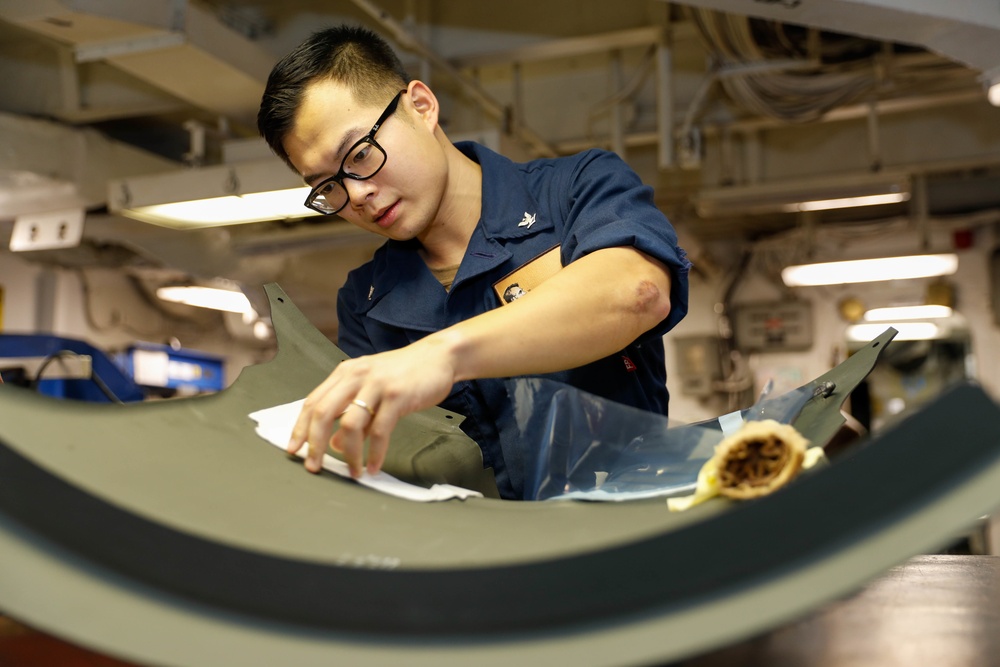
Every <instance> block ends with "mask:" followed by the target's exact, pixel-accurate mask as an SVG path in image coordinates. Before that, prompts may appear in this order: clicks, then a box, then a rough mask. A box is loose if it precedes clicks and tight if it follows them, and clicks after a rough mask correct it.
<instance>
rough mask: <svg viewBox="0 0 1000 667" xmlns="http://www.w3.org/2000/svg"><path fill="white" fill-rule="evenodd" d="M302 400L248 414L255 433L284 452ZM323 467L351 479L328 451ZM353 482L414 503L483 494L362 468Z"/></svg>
mask: <svg viewBox="0 0 1000 667" xmlns="http://www.w3.org/2000/svg"><path fill="white" fill-rule="evenodd" d="M303 400H304V399H303ZM302 403H303V401H302V400H300V401H295V402H293V403H285V404H284V405H276V406H274V407H273V408H265V409H263V410H258V411H257V412H252V413H250V419H252V420H254V421H255V422H257V433H258V435H260V437H262V438H264V439H265V440H267V441H268V442H270V443H271V444H272V445H274V446H275V447H278V448H280V449H281V451H285V448H286V447H287V446H288V441H289V440H290V439H291V437H292V428H294V427H295V420H296V419H297V418H298V416H299V412H300V411H301V410H302ZM308 451H309V447H308V445H303V446H302V448H301V449H300V450H299V451H298V453H297V454H296V456H298V457H299V458H302V459H304V458H305V456H306V452H308ZM323 469H324V470H329V471H330V472H332V473H336V474H338V475H340V476H341V477H347V478H348V479H350V478H351V473H350V470H349V469H348V467H347V464H346V463H344V462H343V461H340V460H338V459H335V458H334V457H333V456H331V455H329V454H324V455H323ZM355 481H356V482H358V483H359V484H363V485H365V486H367V487H370V488H372V489H375V490H377V491H381V492H382V493H387V494H389V495H391V496H397V497H399V498H405V499H407V500H415V501H417V502H431V501H436V500H448V499H450V498H469V497H480V498H481V497H482V495H483V494H481V493H479V492H478V491H472V490H470V489H463V488H462V487H460V486H453V485H451V484H435V485H434V486H432V487H431V488H429V489H425V488H424V487H422V486H416V485H414V484H410V483H408V482H404V481H402V480H399V479H396V478H395V477H393V476H392V475H389V474H388V473H384V472H379V473H378V474H376V475H369V474H368V471H365V472H363V473H361V477H360V478H358V479H356V480H355Z"/></svg>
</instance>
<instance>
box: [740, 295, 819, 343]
mask: <svg viewBox="0 0 1000 667" xmlns="http://www.w3.org/2000/svg"><path fill="white" fill-rule="evenodd" d="M734 310H735V314H734V317H733V320H732V323H733V334H734V337H735V338H736V344H737V346H738V347H739V349H740V350H743V351H744V352H792V351H799V350H808V349H809V348H811V347H812V344H813V315H812V303H810V302H809V301H768V302H760V303H747V304H740V305H738V306H736V307H735V308H734Z"/></svg>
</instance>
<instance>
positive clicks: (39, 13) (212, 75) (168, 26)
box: [0, 0, 274, 126]
mask: <svg viewBox="0 0 1000 667" xmlns="http://www.w3.org/2000/svg"><path fill="white" fill-rule="evenodd" d="M0 19H2V20H3V21H6V22H8V23H11V24H14V25H16V26H18V27H20V28H22V29H25V30H27V31H29V32H30V33H33V34H34V35H37V36H40V37H43V38H46V39H49V40H53V41H55V42H57V43H59V44H61V45H65V46H68V47H69V49H70V51H71V53H72V62H71V63H68V64H70V65H72V66H71V67H65V66H64V67H62V68H61V69H62V72H61V76H63V77H64V78H66V77H69V78H70V79H71V80H70V81H68V82H64V85H63V92H64V95H65V94H67V92H70V93H72V91H73V90H74V89H78V88H79V82H78V81H73V80H72V79H73V77H74V76H75V75H76V70H77V68H79V67H81V66H85V65H87V64H89V63H98V62H101V63H107V64H109V65H111V66H112V67H114V68H115V69H117V70H120V71H121V72H125V73H127V74H129V75H131V76H132V77H135V78H136V79H138V80H139V81H141V82H144V83H146V84H149V85H150V86H152V87H154V88H155V89H158V90H159V91H164V92H166V93H169V95H171V96H173V97H174V98H176V99H179V100H182V101H184V102H186V103H188V104H191V105H193V106H195V107H198V108H200V109H204V110H206V111H208V112H211V113H215V114H219V115H220V116H223V117H225V118H227V119H228V120H230V121H232V122H235V123H240V124H244V125H248V126H253V124H254V120H255V115H256V110H257V107H258V105H259V104H260V95H261V92H262V91H263V88H264V82H265V81H266V79H267V75H268V72H269V71H270V69H271V66H272V65H273V63H274V58H273V56H271V55H270V54H268V53H267V52H266V51H264V50H263V49H261V48H260V47H259V46H258V45H256V44H254V43H253V42H251V41H250V40H248V39H246V38H244V37H243V36H241V35H239V34H238V33H236V32H235V31H233V30H232V29H230V28H228V27H227V26H225V25H224V24H223V23H221V22H220V21H219V20H218V19H217V18H216V17H215V16H214V15H213V14H211V13H210V12H208V11H206V10H205V9H203V8H201V7H199V6H198V5H196V4H194V3H190V2H188V1H187V0H144V1H143V2H129V1H128V0H0Z"/></svg>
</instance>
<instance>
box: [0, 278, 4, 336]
mask: <svg viewBox="0 0 1000 667" xmlns="http://www.w3.org/2000/svg"><path fill="white" fill-rule="evenodd" d="M0 331H3V287H2V286H0Z"/></svg>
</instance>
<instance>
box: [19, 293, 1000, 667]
mask: <svg viewBox="0 0 1000 667" xmlns="http://www.w3.org/2000/svg"><path fill="white" fill-rule="evenodd" d="M267 290H268V294H269V296H270V298H271V304H272V319H273V321H274V323H275V328H276V331H277V333H278V336H279V348H280V351H279V353H278V355H277V356H276V357H275V359H274V360H273V361H271V362H268V363H266V364H262V365H260V366H255V367H252V368H249V369H247V370H245V371H244V373H243V374H242V375H241V376H240V377H239V378H238V379H237V381H236V382H235V383H234V384H233V386H232V387H230V388H229V389H227V390H225V391H223V392H221V393H219V394H216V395H213V396H205V397H196V398H190V399H180V400H174V401H162V402H153V403H144V404H137V405H127V406H111V405H96V404H84V403H72V402H66V401H62V402H59V401H56V400H55V399H47V398H45V397H40V396H37V395H34V394H31V393H28V392H25V391H22V390H17V389H14V388H9V387H5V388H0V560H2V563H3V565H2V567H0V609H2V610H4V611H6V612H7V613H9V614H11V615H12V616H15V617H17V618H19V619H20V620H22V621H25V622H27V623H29V624H32V625H34V626H36V627H39V628H41V629H44V630H47V631H49V632H51V633H53V634H56V635H59V636H62V637H65V638H67V639H69V640H71V641H74V642H77V643H79V644H81V645H84V646H88V647H91V648H94V649H97V650H100V651H103V652H106V653H109V654H112V655H116V656H119V657H122V658H124V659H128V660H132V661H136V662H140V663H149V664H157V665H177V666H182V665H213V664H222V663H224V664H230V663H231V664H241V665H272V664H278V663H279V662H280V663H281V664H286V663H288V664H291V663H292V662H293V661H294V662H295V663H297V664H299V665H312V664H331V663H334V662H336V661H350V662H348V663H347V664H386V663H389V662H390V661H391V662H392V663H399V664H435V665H447V664H462V665H466V664H483V665H489V664H509V663H510V661H511V660H513V659H518V660H520V661H526V662H528V663H529V664H530V663H534V662H537V661H541V660H550V661H556V662H559V663H563V662H570V661H572V662H573V663H574V664H581V665H586V664H622V663H640V662H657V661H659V662H663V661H668V660H673V659H677V658H681V657H683V656H686V655H690V654H692V653H695V652H698V651H702V650H707V649H710V648H713V647H716V646H720V645H722V644H725V643H727V642H730V641H734V640H736V639H739V638H741V637H745V636H748V635H750V634H753V633H755V632H759V631H762V630H765V629H767V628H769V627H773V626H774V625H776V624H779V623H781V622H782V621H785V620H787V619H790V618H794V617H795V616H797V615H800V614H802V613H804V612H805V611H807V610H809V609H812V608H814V607H815V606H817V605H819V604H821V603H822V602H824V601H826V600H829V599H832V598H834V597H837V596H840V595H843V594H845V593H847V592H849V591H851V590H854V589H855V588H857V587H858V586H860V585H861V584H863V583H864V582H865V581H867V580H868V579H870V578H872V577H874V576H876V575H877V574H879V573H880V572H882V571H884V570H885V569H887V568H889V567H891V566H892V565H895V564H897V563H899V562H901V561H902V560H904V559H906V558H908V557H909V556H911V555H914V554H917V553H920V552H921V551H922V550H926V549H929V548H933V547H935V546H937V545H939V544H941V543H943V542H945V541H947V540H949V539H950V538H952V537H953V535H954V534H955V533H956V532H957V531H958V530H960V529H962V528H964V527H965V526H966V525H969V524H971V523H972V522H974V521H975V520H976V519H977V518H978V517H980V516H982V515H983V514H984V513H985V512H988V511H990V510H992V509H993V508H994V507H995V506H997V505H1000V494H998V492H996V491H995V489H996V488H1000V410H998V408H997V406H996V405H995V404H994V403H993V402H992V401H990V400H989V399H988V398H987V397H986V396H985V395H984V394H983V392H982V391H981V390H979V389H978V388H976V387H972V386H962V387H958V388H956V389H954V390H953V391H952V392H950V393H948V394H947V395H945V396H943V397H941V398H940V399H939V400H938V401H936V402H935V403H934V404H933V405H931V406H930V407H928V408H927V409H926V410H924V411H923V412H921V413H919V414H917V415H914V416H913V417H911V418H910V419H909V420H907V421H905V422H903V423H901V424H900V425H899V426H897V427H896V428H895V429H894V430H892V431H890V432H888V433H886V434H884V435H883V436H881V437H880V438H878V439H875V440H873V441H871V442H870V443H869V445H868V446H865V447H861V448H859V449H857V450H856V451H854V452H852V453H850V454H849V455H846V456H844V457H842V458H840V459H837V460H836V461H835V462H834V463H833V464H832V465H830V466H827V467H825V468H823V469H821V470H818V471H816V472H814V473H811V474H809V475H806V476H803V477H802V478H800V480H799V481H797V482H796V483H794V484H793V485H791V486H790V487H789V488H787V489H785V490H783V491H782V492H780V493H776V494H774V495H773V496H770V497H767V498H763V499H761V500H758V501H754V502H751V503H746V504H741V505H731V504H726V503H724V502H721V501H719V502H709V503H706V504H705V505H703V506H699V507H696V508H694V509H692V510H690V511H688V512H685V513H681V514H672V513H670V512H668V511H667V510H666V506H665V503H664V502H663V501H662V499H661V500H648V501H637V502H629V503H616V504H612V503H606V504H596V503H595V504H588V503H573V502H540V503H515V502H507V501H500V500H495V499H492V498H475V499H470V500H465V501H457V500H451V501H447V502H443V503H429V504H424V503H415V502H410V501H406V500H401V499H398V498H394V497H390V496H385V495H382V494H379V493H377V492H375V491H372V490H370V489H366V488H363V487H360V486H358V485H356V484H354V483H353V482H350V481H348V480H344V479H340V478H337V477H335V476H333V475H329V474H323V475H319V476H313V475H309V474H308V473H306V472H304V471H303V469H302V467H301V464H300V463H298V462H297V461H292V460H289V459H288V458H287V457H285V456H284V455H283V454H282V453H281V452H280V451H279V450H277V448H275V447H273V446H270V445H269V444H267V443H265V442H264V441H262V440H261V439H260V438H258V437H257V435H256V434H255V433H254V424H253V422H252V421H250V419H249V418H248V417H247V415H248V414H249V413H250V412H253V411H255V410H258V409H260V408H263V407H268V406H271V405H275V404H278V403H283V402H288V401H292V400H296V399H298V398H301V397H302V396H303V395H304V394H305V393H307V392H308V391H309V390H310V389H311V388H312V387H313V386H315V384H316V383H318V382H319V381H320V380H321V379H322V378H323V377H325V375H326V374H327V373H328V372H329V370H330V369H331V368H333V366H335V365H336V363H338V362H339V361H340V360H342V359H343V354H342V353H341V352H340V351H339V350H337V348H336V347H335V346H333V345H332V344H330V343H329V342H328V341H327V340H326V339H325V338H323V337H322V336H321V335H320V334H319V333H318V332H316V331H315V329H313V328H312V327H311V326H310V325H309V324H308V322H306V321H305V319H304V318H303V317H302V315H301V313H299V311H298V310H297V309H296V308H295V307H294V305H293V304H292V303H291V302H290V301H289V300H288V298H287V296H286V295H285V294H284V293H283V292H282V291H281V290H280V289H279V288H277V287H276V286H268V288H267ZM868 368H869V370H870V365H869V367H868ZM866 373H867V370H864V371H863V373H862V374H861V376H860V377H863V376H864V374H866ZM824 377H826V376H824ZM821 379H822V378H821ZM842 384H843V383H842ZM827 393H830V392H827ZM832 398H834V399H836V400H842V399H841V398H838V397H837V396H832ZM838 405H839V403H838ZM803 414H804V418H808V419H810V420H813V421H817V420H818V421H819V422H823V424H822V429H827V430H828V429H829V428H830V426H829V424H828V423H827V422H829V421H830V420H829V419H825V418H824V419H819V418H818V417H817V416H816V415H817V414H818V413H816V411H815V409H814V410H813V412H812V413H809V414H807V413H806V412H805V411H804V413H803ZM810 414H811V415H812V416H810ZM460 419H461V418H460V417H459V416H457V415H453V414H450V413H446V412H445V411H443V410H432V411H428V412H427V413H422V414H420V415H414V416H412V418H410V419H409V420H408V421H407V422H406V424H405V428H403V429H401V431H400V432H399V439H398V441H394V443H393V451H394V452H395V455H396V457H397V458H396V459H395V460H392V461H390V462H389V463H391V466H390V471H391V472H394V473H395V474H398V475H400V476H403V477H406V478H409V479H413V480H415V481H420V482H423V483H427V482H433V481H437V480H434V479H433V477H434V474H435V473H434V472H432V471H434V470H440V469H442V468H444V469H448V470H449V471H450V472H449V477H450V478H449V479H448V480H447V481H451V482H453V483H456V482H457V483H461V482H464V483H465V484H466V485H468V486H476V487H479V488H483V489H484V490H485V491H487V492H489V482H490V480H489V479H488V478H484V477H483V476H482V475H481V473H480V471H479V468H481V459H479V458H478V449H477V448H476V447H475V445H474V443H471V442H470V441H468V440H467V439H465V438H464V436H463V435H462V434H461V432H460V430H459V429H458V428H457V422H458V421H459V420H460ZM816 428H820V427H819V426H817V427H816ZM822 429H821V430H822Z"/></svg>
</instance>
